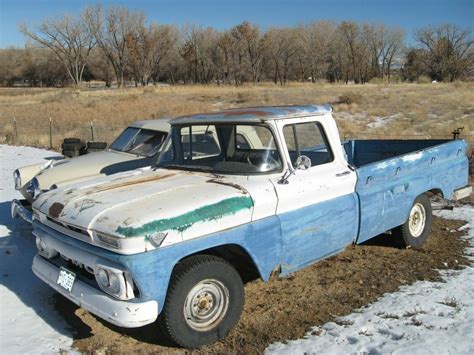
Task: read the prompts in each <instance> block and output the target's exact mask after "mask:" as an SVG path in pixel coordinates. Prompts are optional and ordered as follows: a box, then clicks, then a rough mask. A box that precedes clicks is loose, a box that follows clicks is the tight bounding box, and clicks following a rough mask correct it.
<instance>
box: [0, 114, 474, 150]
mask: <svg viewBox="0 0 474 355" xmlns="http://www.w3.org/2000/svg"><path fill="white" fill-rule="evenodd" d="M65 122H66V121H62V120H55V119H52V118H49V120H47V121H46V122H45V120H43V124H41V125H39V126H35V127H31V126H30V125H29V124H28V123H27V122H25V121H19V120H16V119H15V118H13V119H12V121H11V126H10V128H9V129H5V127H3V131H4V132H2V134H1V142H2V143H6V144H13V145H30V146H37V147H43V148H49V149H52V150H57V151H60V150H61V143H62V142H63V140H64V138H79V139H81V140H82V141H84V142H87V141H101V142H106V143H107V144H109V145H110V144H111V143H112V142H113V141H114V139H115V138H116V137H117V136H118V135H119V134H120V132H122V131H123V129H124V128H125V125H124V123H123V122H120V123H119V122H117V123H116V124H114V123H107V124H104V123H100V122H93V121H91V122H87V123H71V122H68V123H67V124H66V123H65ZM453 133H454V132H453ZM453 133H446V134H441V135H440V134H429V133H425V134H390V132H389V130H387V131H385V132H382V133H375V132H370V131H350V132H342V133H341V138H342V139H343V140H351V139H367V140H371V139H380V140H416V139H453V138H454V135H453ZM458 138H462V139H465V140H466V141H467V143H468V144H469V145H470V149H469V152H470V155H471V154H473V153H472V150H473V149H474V135H473V134H471V132H463V131H460V132H459V135H458Z"/></svg>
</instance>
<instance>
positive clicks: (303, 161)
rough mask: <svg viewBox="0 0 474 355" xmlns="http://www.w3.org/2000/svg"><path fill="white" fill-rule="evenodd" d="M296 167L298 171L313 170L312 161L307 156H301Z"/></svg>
mask: <svg viewBox="0 0 474 355" xmlns="http://www.w3.org/2000/svg"><path fill="white" fill-rule="evenodd" d="M295 165H296V169H297V170H307V169H309V168H311V159H309V158H308V157H307V156H306V155H300V156H299V157H298V159H296V164H295Z"/></svg>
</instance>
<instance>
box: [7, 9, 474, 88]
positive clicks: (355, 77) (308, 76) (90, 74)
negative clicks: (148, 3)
mask: <svg viewBox="0 0 474 355" xmlns="http://www.w3.org/2000/svg"><path fill="white" fill-rule="evenodd" d="M20 30H21V32H22V33H23V34H24V35H25V37H26V38H27V39H28V42H29V44H28V45H27V46H25V48H7V49H1V50H0V82H1V83H3V84H4V85H14V84H15V83H18V82H20V83H24V84H27V85H32V86H64V85H69V84H71V83H72V84H73V85H81V83H82V82H83V81H90V80H101V81H104V82H105V83H106V85H107V86H111V85H112V83H113V82H116V83H117V85H118V86H119V87H121V86H123V85H125V83H130V82H131V83H134V84H135V85H148V84H150V83H158V82H168V83H170V84H173V85H174V84H176V83H201V84H209V83H217V84H233V85H242V84H244V83H248V82H250V83H258V82H262V81H273V82H274V83H275V84H280V85H285V84H287V83H288V82H289V81H302V82H304V81H312V82H316V81H321V80H324V81H329V82H344V83H349V82H354V83H356V84H357V83H366V82H368V81H371V80H373V79H375V80H384V81H388V82H390V81H391V80H393V76H394V73H396V77H397V80H400V79H401V80H410V81H415V80H417V79H418V78H419V77H420V76H426V77H429V78H431V79H432V80H438V81H453V80H458V79H465V78H469V77H471V76H472V74H473V72H474V70H473V69H474V65H473V63H474V51H473V48H474V46H473V39H472V36H471V32H470V31H469V30H464V29H460V28H458V27H457V26H455V25H450V24H447V25H441V26H437V27H425V28H421V29H419V30H417V31H416V33H415V39H416V42H417V45H416V46H415V47H413V48H409V47H407V45H406V39H405V33H404V32H403V30H401V29H400V28H397V27H390V26H386V25H384V24H371V23H358V22H355V21H342V22H333V21H317V22H312V23H309V24H306V25H299V26H292V27H271V28H268V29H266V30H265V31H263V30H262V29H261V28H260V27H259V26H258V25H255V24H252V23H249V22H247V21H245V22H243V23H241V24H238V25H235V26H233V27H231V28H229V29H227V30H222V31H218V30H216V29H214V28H212V27H207V28H204V27H198V26H194V25H187V26H184V27H181V28H178V27H177V26H174V25H163V24H158V23H154V22H149V21H147V19H146V16H145V14H144V13H143V12H140V11H132V10H130V9H128V8H126V7H108V8H104V7H102V6H100V5H95V6H89V7H86V8H85V9H84V10H83V11H82V12H81V13H80V14H78V15H65V16H63V17H62V18H59V19H49V20H44V21H43V22H42V23H40V24H39V25H38V26H36V27H34V28H31V27H29V26H27V25H25V24H23V25H21V26H20Z"/></svg>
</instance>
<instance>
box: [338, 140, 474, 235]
mask: <svg viewBox="0 0 474 355" xmlns="http://www.w3.org/2000/svg"><path fill="white" fill-rule="evenodd" d="M343 147H344V150H345V152H346V154H347V159H348V162H349V163H350V164H351V165H352V166H353V167H355V169H356V173H357V184H356V194H357V195H358V197H359V213H360V216H361V218H360V228H359V233H358V238H357V243H361V242H364V241H366V240H368V239H370V238H372V237H374V236H376V235H378V234H381V233H383V232H385V231H387V230H390V229H393V228H394V227H396V226H399V225H401V224H403V223H404V221H405V220H406V219H407V218H408V214H409V211H410V208H411V205H412V204H413V201H414V200H415V198H416V197H417V196H418V195H420V194H422V193H424V192H426V191H433V192H437V193H440V194H441V195H442V196H443V197H445V198H451V197H452V195H453V192H454V190H455V189H458V188H460V187H463V186H465V185H467V176H466V174H465V171H466V169H467V166H468V160H467V157H466V149H467V144H466V143H465V142H464V141H463V140H353V141H346V142H344V143H343Z"/></svg>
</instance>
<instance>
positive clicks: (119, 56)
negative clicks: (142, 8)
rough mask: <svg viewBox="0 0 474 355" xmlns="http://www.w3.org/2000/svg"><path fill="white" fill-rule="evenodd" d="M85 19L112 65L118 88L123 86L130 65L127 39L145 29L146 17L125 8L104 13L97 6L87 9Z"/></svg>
mask: <svg viewBox="0 0 474 355" xmlns="http://www.w3.org/2000/svg"><path fill="white" fill-rule="evenodd" d="M84 19H85V21H86V22H87V25H88V28H89V30H90V32H91V33H92V34H93V35H94V37H95V39H96V41H97V44H98V46H99V47H100V49H101V50H102V51H103V52H104V54H105V56H106V57H107V58H108V60H109V61H110V63H111V64H112V67H113V68H114V72H115V76H116V78H117V82H118V86H119V87H121V86H123V85H124V77H125V71H126V68H127V66H128V64H129V63H130V56H129V51H128V48H127V39H128V38H129V37H130V36H131V35H133V33H136V32H137V28H140V27H144V23H145V15H144V14H143V12H134V11H130V10H129V9H127V8H125V7H110V8H108V9H107V10H106V11H104V10H103V8H102V7H101V6H100V5H97V6H94V7H88V8H86V10H85V11H84Z"/></svg>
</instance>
